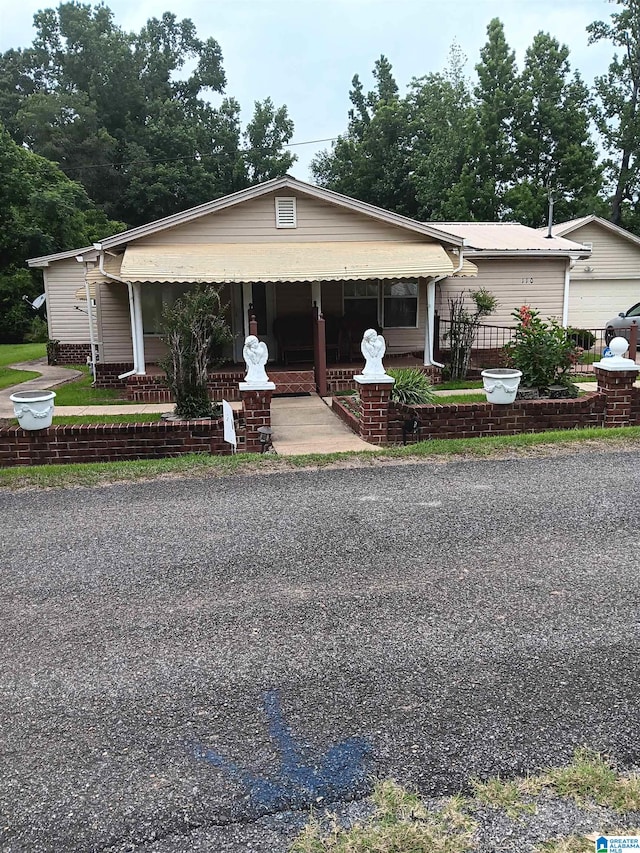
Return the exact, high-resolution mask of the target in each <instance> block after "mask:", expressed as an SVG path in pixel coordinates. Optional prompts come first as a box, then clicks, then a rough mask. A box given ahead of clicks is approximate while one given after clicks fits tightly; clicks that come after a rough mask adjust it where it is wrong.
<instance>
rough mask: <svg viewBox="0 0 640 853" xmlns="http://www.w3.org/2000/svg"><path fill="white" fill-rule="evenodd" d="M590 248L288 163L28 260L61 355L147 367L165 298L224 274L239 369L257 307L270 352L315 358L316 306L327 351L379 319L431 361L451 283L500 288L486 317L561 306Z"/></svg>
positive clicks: (340, 348) (124, 369) (348, 347)
mask: <svg viewBox="0 0 640 853" xmlns="http://www.w3.org/2000/svg"><path fill="white" fill-rule="evenodd" d="M588 255H589V250H588V249H587V248H585V247H584V246H582V245H580V244H578V243H575V242H573V241H570V240H567V239H565V238H563V237H559V236H555V237H552V238H545V237H542V236H540V234H539V233H538V232H537V231H536V230H535V229H530V228H525V227H524V226H521V225H517V224H513V223H505V224H490V223H424V222H418V221H416V220H412V219H408V218H406V217H403V216H399V215H398V214H395V213H390V212H389V211H386V210H383V209H381V208H378V207H375V206H373V205H370V204H366V203H364V202H361V201H357V200H355V199H352V198H348V197H346V196H343V195H340V194H338V193H335V192H332V191H329V190H326V189H322V188H320V187H316V186H313V185H311V184H308V183H305V182H303V181H299V180H297V179H295V178H292V177H290V176H285V177H282V178H276V179H274V180H271V181H267V182H265V183H263V184H259V185H257V186H254V187H251V188H249V189H245V190H241V191H240V192H237V193H234V194H232V195H229V196H226V197H224V198H220V199H216V200H215V201H212V202H208V203H206V204H203V205H200V206H199V207H196V208H192V209H191V210H186V211H184V212H182V213H178V214H174V215H173V216H169V217H166V218H165V219H161V220H158V221H156V222H151V223H149V224H148V225H143V226H140V227H138V228H134V229H131V230H129V231H125V232H123V233H121V234H116V235H114V236H112V237H108V238H106V239H104V240H102V241H100V242H99V243H96V244H94V245H93V246H90V247H85V248H81V249H77V250H75V251H70V252H61V253H58V254H55V255H49V256H46V257H41V258H32V259H31V260H30V261H29V262H28V263H29V265H30V266H31V267H39V268H42V270H43V274H44V284H45V291H46V293H47V300H48V318H49V335H50V337H51V338H54V339H57V340H59V341H60V360H61V361H75V362H76V363H77V362H78V361H84V359H85V357H86V356H90V357H92V358H93V360H94V361H97V373H98V376H100V375H101V374H102V375H103V376H105V375H107V374H109V375H113V373H114V371H113V370H110V368H109V365H112V366H117V369H118V370H119V371H120V375H122V374H128V373H130V374H132V375H137V376H143V375H145V373H146V372H147V370H148V368H149V366H150V365H154V364H156V363H157V362H158V360H159V359H161V358H162V356H163V354H164V352H165V348H164V344H163V342H162V339H161V335H160V332H161V329H160V319H161V312H162V307H163V305H165V304H167V303H171V302H172V300H174V299H175V298H176V297H177V296H178V295H179V294H180V293H183V292H184V290H185V289H187V288H189V287H193V286H194V285H197V284H201V283H213V284H218V285H220V286H221V287H222V289H223V301H224V302H225V303H226V304H227V305H228V309H227V310H228V320H229V323H230V326H231V329H232V332H233V336H234V344H233V346H232V348H231V349H230V351H229V353H228V357H229V360H230V362H235V363H236V364H238V366H239V368H241V366H242V364H243V361H242V345H243V341H244V337H245V336H246V335H247V334H248V332H249V329H250V318H251V317H252V316H253V317H255V321H256V322H257V328H258V334H259V336H260V337H261V338H262V339H263V340H265V341H266V342H267V344H268V347H269V353H270V358H271V360H273V361H275V362H279V363H280V365H284V366H285V367H286V366H288V365H293V364H295V363H301V362H302V361H306V362H307V363H308V362H309V361H311V362H312V361H313V348H312V340H313V334H314V325H313V324H314V322H316V321H315V320H314V316H315V308H317V309H318V311H320V312H322V315H323V316H324V318H325V329H326V356H327V361H328V362H329V363H332V362H339V361H340V362H350V361H357V362H358V363H359V362H360V361H361V359H360V356H359V343H360V337H361V334H362V332H363V331H364V329H366V328H367V327H370V326H375V327H378V328H380V329H381V330H382V332H383V334H384V335H385V338H386V341H387V352H388V353H390V354H394V353H395V354H399V353H418V354H420V357H421V358H422V360H423V363H424V364H425V365H430V364H433V352H434V334H433V328H434V317H435V313H436V309H437V308H438V307H439V308H440V310H441V312H442V313H444V314H446V302H447V296H448V295H452V294H455V293H459V292H460V291H461V290H466V289H468V288H469V285H470V284H472V286H473V288H474V289H475V288H478V287H486V288H487V289H488V290H490V291H491V292H492V293H494V295H495V296H496V297H497V298H498V301H499V311H498V313H497V314H496V315H495V316H492V317H491V319H490V322H492V323H498V324H500V323H503V324H505V325H511V324H512V320H511V317H510V313H511V311H513V310H514V309H516V308H517V307H519V306H520V305H521V304H523V303H525V302H526V303H529V304H531V305H533V306H534V307H536V308H538V309H539V310H540V311H541V312H542V313H543V314H544V315H546V316H557V317H563V318H564V316H565V313H566V294H567V280H568V270H569V266H570V264H571V263H572V262H573V260H575V259H576V258H585V257H588ZM314 306H315V308H314ZM89 332H90V339H89V341H88V340H87V339H88V337H89ZM80 356H81V357H80ZM124 378H126V377H123V379H124Z"/></svg>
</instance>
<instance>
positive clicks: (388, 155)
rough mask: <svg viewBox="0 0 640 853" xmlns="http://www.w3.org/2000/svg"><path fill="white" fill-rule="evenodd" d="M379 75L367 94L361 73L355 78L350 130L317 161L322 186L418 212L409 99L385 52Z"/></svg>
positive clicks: (315, 171) (316, 172)
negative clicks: (411, 160)
mask: <svg viewBox="0 0 640 853" xmlns="http://www.w3.org/2000/svg"><path fill="white" fill-rule="evenodd" d="M373 76H374V78H375V81H376V85H375V88H374V89H373V90H372V91H370V92H369V93H368V94H366V95H365V94H364V90H363V86H362V83H361V82H360V78H359V76H358V75H357V74H356V76H355V77H354V78H353V82H352V86H353V88H352V90H351V92H350V93H349V98H350V100H351V103H352V105H353V107H352V109H351V110H350V111H349V125H348V128H347V132H346V134H344V135H343V136H340V137H338V140H337V141H336V142H335V143H334V145H333V147H332V150H331V151H325V152H322V153H321V154H319V155H318V156H317V157H316V158H315V159H314V160H313V162H312V164H311V171H312V173H313V175H314V177H315V179H316V180H317V181H318V183H319V184H321V185H322V186H326V187H328V188H330V189H333V190H336V191H337V192H341V193H344V194H346V195H350V196H353V197H355V198H359V199H361V200H362V201H367V202H369V203H371V204H376V205H379V206H381V207H386V208H388V209H389V210H395V211H396V212H397V213H402V214H404V215H406V216H413V215H415V211H416V207H417V205H416V200H415V190H414V187H413V185H412V182H411V168H410V166H409V160H408V158H409V151H410V145H411V131H410V125H409V116H408V109H407V103H406V101H405V100H404V99H402V98H400V97H399V95H398V85H397V83H396V81H395V79H394V77H393V73H392V69H391V65H390V63H389V60H388V59H387V58H386V57H385V56H381V57H380V59H379V60H378V61H377V62H376V64H375V67H374V71H373Z"/></svg>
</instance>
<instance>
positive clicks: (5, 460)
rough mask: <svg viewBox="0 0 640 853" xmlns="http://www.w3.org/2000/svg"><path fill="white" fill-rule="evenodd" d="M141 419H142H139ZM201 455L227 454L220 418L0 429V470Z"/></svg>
mask: <svg viewBox="0 0 640 853" xmlns="http://www.w3.org/2000/svg"><path fill="white" fill-rule="evenodd" d="M141 417H144V416H143V415H141ZM235 420H236V431H237V438H238V450H239V451H241V450H245V428H244V419H243V417H242V413H239V412H236V413H235ZM186 453H204V454H214V455H221V456H226V455H228V454H230V453H231V445H229V444H227V443H226V442H225V441H224V439H223V424H222V419H219V420H212V421H154V422H153V423H135V424H78V425H73V426H52V427H49V429H43V430H34V431H26V430H23V429H21V428H20V427H17V426H13V427H4V428H2V429H0V467H4V468H8V467H14V466H18V465H60V464H63V463H68V462H118V461H123V460H131V459H160V458H164V457H167V456H182V455H184V454H186Z"/></svg>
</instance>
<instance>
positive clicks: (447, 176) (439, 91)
mask: <svg viewBox="0 0 640 853" xmlns="http://www.w3.org/2000/svg"><path fill="white" fill-rule="evenodd" d="M465 61H466V59H465V57H464V55H463V54H462V52H461V51H460V49H459V47H458V46H457V45H456V44H454V45H452V47H451V50H450V53H449V65H448V68H447V69H446V71H445V73H444V74H428V75H427V76H426V77H422V78H419V79H414V80H412V81H411V83H410V85H409V93H408V95H407V97H406V101H407V106H408V116H409V122H410V133H411V138H412V146H411V151H410V163H411V182H412V185H413V187H414V188H415V196H416V202H417V209H416V213H415V215H416V216H417V217H418V218H419V219H425V220H429V219H435V220H438V219H440V220H442V219H458V218H459V219H468V218H469V212H468V208H467V207H466V205H462V209H460V208H459V206H458V204H457V200H456V199H455V198H454V197H453V196H452V188H453V187H455V186H456V185H457V184H458V182H459V180H460V176H461V175H462V174H463V172H464V170H465V168H466V165H467V163H468V162H469V161H470V159H471V145H472V138H473V132H474V129H475V111H474V109H473V105H472V103H471V93H470V90H469V84H468V81H467V80H466V78H465V76H464V64H465Z"/></svg>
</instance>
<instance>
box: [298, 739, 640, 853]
mask: <svg viewBox="0 0 640 853" xmlns="http://www.w3.org/2000/svg"><path fill="white" fill-rule="evenodd" d="M471 787H472V793H471V795H470V796H466V797H465V796H462V795H461V794H456V795H454V796H452V797H446V798H444V797H443V798H440V799H438V800H436V801H435V802H433V801H432V802H430V803H428V804H427V803H425V802H424V801H423V800H422V798H421V797H420V795H419V794H417V793H416V792H415V791H410V790H408V789H407V788H403V787H402V786H400V785H399V784H398V783H397V782H395V781H393V780H391V779H388V780H385V781H382V782H377V783H376V785H375V786H374V789H373V793H372V795H371V805H372V806H373V810H372V812H373V813H372V814H370V816H369V817H368V818H366V819H364V820H361V821H356V822H353V823H350V824H348V825H347V826H342V825H341V822H340V820H339V819H337V818H335V817H332V816H329V817H328V818H327V817H326V816H322V817H319V816H318V815H317V814H314V813H312V814H311V817H310V818H309V819H308V822H307V824H306V826H305V828H304V829H303V830H302V832H301V833H300V834H299V835H298V837H297V838H296V840H295V841H294V842H293V844H292V845H291V847H290V848H289V849H290V851H291V853H367V851H370V852H371V853H374V851H375V853H399V851H407V853H409V851H412V853H429V851H431V853H472V851H474V853H477V851H478V850H479V849H480V847H479V844H481V843H482V841H483V840H485V839H486V835H485V833H486V829H485V827H486V825H487V824H488V823H489V820H490V819H488V815H487V812H489V813H490V812H492V811H496V812H500V813H501V824H502V827H503V828H502V830H501V832H502V834H503V838H504V840H505V841H506V842H507V843H508V846H509V849H514V847H513V846H512V841H513V839H514V838H515V839H516V840H517V839H518V838H521V839H522V847H523V849H524V847H525V838H526V842H527V843H526V849H527V850H530V849H532V848H531V847H530V845H529V843H528V842H530V841H531V839H530V835H531V830H530V828H529V827H528V826H527V816H528V815H535V814H536V812H537V811H538V806H539V804H544V807H545V808H546V810H547V811H549V810H550V809H553V808H554V805H553V804H554V803H557V805H556V806H555V808H557V810H558V813H559V814H562V812H563V808H565V809H566V807H567V805H568V804H570V803H574V804H575V806H577V807H579V808H582V809H583V810H585V811H589V810H591V811H594V812H595V811H596V807H600V809H601V810H602V811H603V812H604V815H603V813H602V812H601V813H600V814H598V815H597V816H594V819H593V826H592V831H591V832H587V833H585V834H577V833H576V834H574V835H565V836H560V837H558V836H556V835H554V834H553V833H552V832H551V833H548V834H547V833H545V832H544V830H542V831H540V830H537V831H536V830H535V829H534V834H535V835H538V838H537V839H535V838H534V843H535V841H537V844H536V846H535V848H534V853H593V850H594V848H595V844H594V842H595V840H596V837H597V836H598V835H600V833H601V832H602V833H606V834H607V835H622V836H625V835H626V836H636V835H637V834H638V832H639V831H640V830H639V829H638V827H637V825H634V823H633V821H634V819H636V818H637V813H638V810H640V778H639V777H638V776H637V775H635V774H633V773H621V772H619V771H618V770H617V769H616V768H615V767H614V765H613V764H612V763H611V762H609V761H608V760H607V759H606V758H604V757H603V756H601V755H599V754H598V753H596V752H593V751H591V750H586V749H580V750H577V751H576V753H575V755H574V758H573V761H572V762H571V764H569V765H568V766H566V767H554V768H550V769H548V770H546V771H543V772H542V773H540V774H538V775H536V776H526V777H524V778H515V779H507V780H505V779H501V778H498V777H494V778H492V779H489V780H488V781H486V782H482V781H480V780H478V779H473V780H471ZM604 810H606V811H604ZM625 818H629V819H630V821H631V824H630V822H629V820H627V822H626V823H625V820H624V819H625ZM575 822H576V824H578V823H579V821H578V820H576V821H575ZM621 824H623V828H620V825H621ZM495 831H496V830H495V828H493V829H491V830H490V832H491V833H493V834H495ZM582 831H583V832H584V829H583V830H582ZM545 835H546V837H545ZM549 835H551V837H549ZM540 836H541V837H540ZM492 840H493V835H492ZM491 849H492V850H493V849H502V846H500V847H499V848H498V847H495V848H494V847H493V846H492V847H491ZM505 849H506V847H505Z"/></svg>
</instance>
